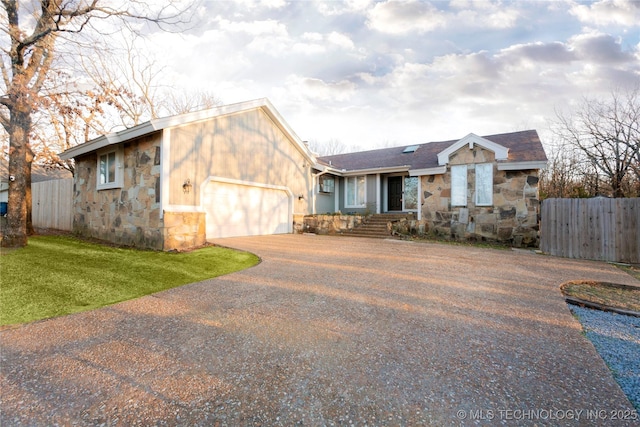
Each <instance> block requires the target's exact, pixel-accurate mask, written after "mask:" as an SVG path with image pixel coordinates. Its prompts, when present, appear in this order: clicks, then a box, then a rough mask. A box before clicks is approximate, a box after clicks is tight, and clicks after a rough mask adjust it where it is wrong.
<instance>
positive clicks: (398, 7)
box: [367, 0, 447, 34]
mask: <svg viewBox="0 0 640 427" xmlns="http://www.w3.org/2000/svg"><path fill="white" fill-rule="evenodd" d="M446 23H447V22H446V19H445V16H444V15H443V14H442V13H441V12H440V11H438V9H437V8H436V7H434V6H433V5H432V4H431V3H428V2H422V1H417V0H411V1H407V2H397V1H393V0H390V1H386V2H382V3H377V4H376V5H375V6H374V7H373V9H371V10H370V11H369V13H368V21H367V25H368V26H369V28H372V29H375V30H377V31H380V32H383V33H391V34H403V33H408V32H413V31H416V32H418V33H425V32H428V31H433V30H435V29H437V28H440V27H444V26H445V25H446Z"/></svg>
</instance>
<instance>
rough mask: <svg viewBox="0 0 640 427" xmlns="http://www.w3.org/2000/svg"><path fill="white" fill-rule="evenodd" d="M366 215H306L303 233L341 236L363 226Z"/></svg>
mask: <svg viewBox="0 0 640 427" xmlns="http://www.w3.org/2000/svg"><path fill="white" fill-rule="evenodd" d="M366 217H367V216H366V215H342V214H336V215H306V216H305V217H304V226H303V228H302V231H303V232H306V233H316V234H340V233H343V232H345V231H351V230H353V229H354V228H356V227H357V226H359V225H361V224H362V223H363V221H364V219H365V218H366Z"/></svg>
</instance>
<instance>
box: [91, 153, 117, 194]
mask: <svg viewBox="0 0 640 427" xmlns="http://www.w3.org/2000/svg"><path fill="white" fill-rule="evenodd" d="M97 170H98V182H97V188H98V190H105V189H108V188H118V187H122V176H123V173H122V148H116V149H113V148H112V149H110V150H103V151H100V152H98V168H97Z"/></svg>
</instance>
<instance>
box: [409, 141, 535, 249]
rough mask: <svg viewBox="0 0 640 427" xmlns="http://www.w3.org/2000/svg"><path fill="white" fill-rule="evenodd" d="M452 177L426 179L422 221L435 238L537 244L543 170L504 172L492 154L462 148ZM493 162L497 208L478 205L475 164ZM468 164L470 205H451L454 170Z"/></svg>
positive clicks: (455, 158)
mask: <svg viewBox="0 0 640 427" xmlns="http://www.w3.org/2000/svg"><path fill="white" fill-rule="evenodd" d="M449 160H450V164H449V165H448V166H447V173H445V174H442V175H430V176H423V177H421V185H422V194H421V203H422V220H423V221H425V223H426V228H427V229H428V230H429V233H430V234H432V235H436V236H440V237H446V238H451V239H455V240H474V239H475V240H493V241H499V242H504V243H509V244H513V245H515V246H537V245H538V241H539V240H538V230H539V227H538V217H539V206H540V205H539V201H538V171H537V170H524V171H500V170H498V168H497V164H496V163H495V156H494V154H493V152H491V151H489V150H485V149H483V148H481V147H477V146H476V147H474V149H472V150H469V149H468V147H463V148H461V149H460V150H458V151H456V152H455V153H453V154H452V155H451V156H450V158H449ZM489 162H492V163H493V165H494V167H493V184H494V185H493V206H476V205H475V203H474V200H475V165H476V164H479V163H489ZM462 164H466V165H467V206H466V207H457V206H456V207H452V206H451V174H450V170H451V166H452V165H462Z"/></svg>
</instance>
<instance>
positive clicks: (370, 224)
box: [343, 213, 411, 239]
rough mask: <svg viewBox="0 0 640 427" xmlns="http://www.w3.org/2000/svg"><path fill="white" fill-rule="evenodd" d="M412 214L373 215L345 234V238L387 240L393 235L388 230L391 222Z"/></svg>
mask: <svg viewBox="0 0 640 427" xmlns="http://www.w3.org/2000/svg"><path fill="white" fill-rule="evenodd" d="M409 215H411V214H404V213H403V214H389V213H387V214H376V215H372V216H371V217H369V218H368V219H367V221H366V222H365V223H364V224H362V225H360V226H359V227H357V228H355V229H353V230H352V231H350V232H347V233H344V234H343V235H344V236H353V237H372V238H380V239H386V238H390V237H391V233H390V232H389V230H388V228H387V223H388V222H389V221H399V220H401V219H403V218H408V216H409Z"/></svg>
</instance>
